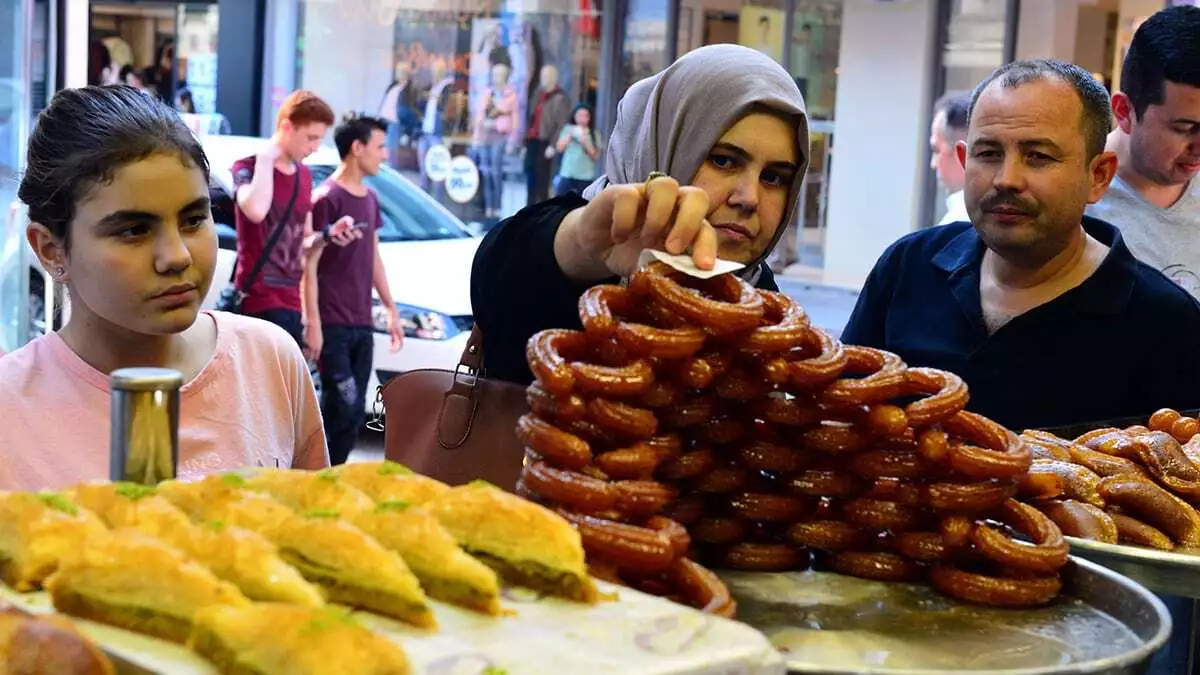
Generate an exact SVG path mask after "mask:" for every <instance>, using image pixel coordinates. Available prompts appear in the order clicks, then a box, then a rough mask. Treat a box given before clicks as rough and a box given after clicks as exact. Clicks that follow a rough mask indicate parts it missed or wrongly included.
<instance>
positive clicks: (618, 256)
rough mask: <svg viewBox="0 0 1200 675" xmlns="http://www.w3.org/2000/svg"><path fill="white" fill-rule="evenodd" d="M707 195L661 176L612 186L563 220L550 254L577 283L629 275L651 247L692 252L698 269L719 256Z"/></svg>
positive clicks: (706, 267) (711, 262)
mask: <svg viewBox="0 0 1200 675" xmlns="http://www.w3.org/2000/svg"><path fill="white" fill-rule="evenodd" d="M708 207H709V204H708V194H707V193H705V192H704V190H701V189H700V188H696V187H690V186H681V185H679V183H678V182H677V181H676V180H675V179H673V178H670V177H667V176H661V177H658V178H654V179H652V180H650V181H648V182H646V183H635V184H625V185H610V186H609V187H607V188H605V189H604V190H603V191H602V192H601V193H600V194H599V195H597V196H596V198H595V199H593V200H592V201H591V202H589V203H588V205H587V206H584V207H581V208H578V209H576V210H574V211H572V212H571V213H569V214H567V217H566V218H565V219H564V220H563V222H562V225H561V226H559V229H558V234H557V235H556V236H555V238H554V257H555V258H556V259H557V261H558V266H559V267H560V268H561V269H562V271H563V273H564V274H566V275H567V277H568V278H570V279H571V280H573V281H576V282H582V283H587V282H592V281H599V280H600V279H604V278H606V277H610V276H613V275H616V276H619V277H628V276H629V275H630V274H632V273H633V272H634V271H635V268H636V266H637V259H638V256H639V255H640V254H641V252H642V251H643V250H644V249H647V248H654V249H659V250H664V251H666V252H668V253H672V254H680V253H685V252H690V253H691V256H692V260H693V261H695V263H696V266H697V267H699V268H700V269H705V270H707V269H712V267H713V265H714V264H716V260H717V233H716V230H714V229H713V227H712V225H710V224H709V222H708V219H707V216H708Z"/></svg>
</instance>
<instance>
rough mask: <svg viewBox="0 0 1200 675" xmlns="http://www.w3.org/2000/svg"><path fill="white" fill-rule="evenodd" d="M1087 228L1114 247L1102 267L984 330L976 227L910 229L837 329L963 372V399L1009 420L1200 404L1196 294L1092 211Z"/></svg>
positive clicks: (1042, 423) (1090, 417)
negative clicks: (1144, 259) (967, 394)
mask: <svg viewBox="0 0 1200 675" xmlns="http://www.w3.org/2000/svg"><path fill="white" fill-rule="evenodd" d="M1083 227H1084V229H1085V230H1086V231H1087V232H1088V234H1090V235H1092V237H1094V238H1095V239H1096V240H1097V241H1100V242H1101V243H1103V244H1105V245H1107V246H1108V247H1109V249H1110V251H1109V253H1108V256H1107V257H1106V258H1105V259H1104V261H1103V262H1102V263H1101V264H1100V267H1099V268H1097V269H1096V271H1095V272H1094V273H1093V274H1092V276H1091V277H1090V278H1088V279H1087V281H1085V282H1083V283H1082V284H1080V285H1079V286H1077V287H1076V288H1073V289H1071V290H1070V291H1067V292H1066V293H1064V294H1062V295H1060V296H1059V297H1057V298H1055V299H1054V300H1051V301H1050V302H1048V303H1046V304H1044V305H1041V306H1039V307H1035V308H1034V309H1031V310H1029V311H1028V312H1026V313H1024V314H1022V315H1020V316H1018V317H1016V318H1014V319H1012V320H1011V321H1009V322H1008V323H1006V324H1005V325H1003V326H1001V327H1000V329H999V330H997V331H996V332H995V333H994V334H992V335H988V332H987V328H986V326H985V324H984V320H983V310H982V308H981V305H980V300H979V275H980V272H979V270H980V264H981V262H982V260H983V253H984V245H983V242H982V241H981V240H980V238H979V235H978V234H976V232H975V229H974V228H973V227H972V226H971V224H970V223H954V224H951V225H946V226H942V227H936V228H931V229H928V230H921V231H919V232H914V233H912V234H910V235H908V236H906V237H904V238H903V239H901V240H899V241H897V242H896V243H895V244H893V245H892V246H891V247H890V248H889V249H888V250H887V251H885V252H884V254H883V256H882V257H881V258H880V259H879V261H878V262H877V263H876V264H875V269H873V270H872V271H871V275H870V276H869V277H868V278H867V283H866V285H865V286H864V288H863V290H862V293H861V294H860V295H859V298H858V304H857V305H856V306H855V308H854V312H853V314H851V316H850V321H849V324H848V325H847V326H846V330H845V331H844V332H843V333H842V340H843V341H844V342H845V343H847V344H859V345H868V346H871V347H877V348H880V349H886V350H888V351H892V352H895V353H896V354H899V355H900V357H901V358H903V359H904V361H905V362H906V363H908V364H909V365H913V366H928V367H932V368H941V369H943V370H949V371H951V372H954V373H957V374H959V375H960V376H962V377H963V379H964V380H966V382H967V384H968V386H969V387H970V391H971V400H970V403H969V404H968V408H969V409H970V410H973V411H975V412H978V413H981V414H983V415H987V416H988V417H991V418H992V419H995V420H996V421H998V422H1000V423H1002V424H1004V425H1006V426H1008V427H1010V428H1013V429H1017V430H1020V429H1026V428H1042V427H1050V426H1058V425H1066V424H1076V423H1085V422H1099V421H1104V420H1109V419H1116V418H1121V417H1131V416H1140V415H1148V414H1149V413H1152V412H1153V411H1155V410H1157V409H1158V408H1162V407H1173V408H1180V409H1186V408H1200V305H1197V304H1196V301H1195V300H1193V299H1192V297H1191V296H1190V295H1188V294H1187V293H1186V292H1185V291H1184V290H1183V289H1181V288H1179V287H1178V286H1176V285H1175V284H1174V283H1172V282H1171V281H1170V280H1168V279H1167V278H1166V277H1165V276H1163V275H1162V274H1161V273H1160V272H1159V271H1158V270H1155V269H1153V268H1151V267H1150V266H1148V265H1146V264H1144V263H1141V262H1139V261H1138V260H1136V259H1135V258H1134V257H1133V255H1132V254H1131V253H1130V252H1129V249H1128V248H1127V247H1126V246H1125V242H1124V241H1123V240H1122V239H1121V234H1120V232H1118V231H1117V229H1116V228H1115V227H1113V226H1112V225H1110V224H1108V223H1106V222H1104V221H1102V220H1097V219H1095V218H1088V217H1085V218H1084V219H1083Z"/></svg>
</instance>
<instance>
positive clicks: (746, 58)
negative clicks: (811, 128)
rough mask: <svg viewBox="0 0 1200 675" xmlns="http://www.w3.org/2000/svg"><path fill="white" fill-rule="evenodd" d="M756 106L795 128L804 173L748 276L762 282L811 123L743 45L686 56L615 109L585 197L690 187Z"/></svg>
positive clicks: (792, 205) (762, 60)
mask: <svg viewBox="0 0 1200 675" xmlns="http://www.w3.org/2000/svg"><path fill="white" fill-rule="evenodd" d="M755 106H762V107H766V108H768V109H770V110H774V111H778V112H781V113H785V114H788V115H791V116H793V117H794V118H795V120H796V142H797V146H798V147H797V150H798V153H797V154H798V156H799V162H797V163H798V164H799V171H797V172H796V178H795V180H794V181H793V182H792V185H791V188H790V190H789V192H788V208H787V212H786V213H785V214H784V217H783V221H782V222H781V223H780V224H779V228H778V229H777V230H776V231H775V238H774V239H773V240H772V241H771V243H770V245H768V246H767V248H766V250H765V251H763V253H762V255H761V256H759V258H758V259H757V260H754V261H751V262H750V263H749V264H747V266H746V268H745V272H746V274H748V275H752V276H753V277H754V280H757V275H758V267H759V266H758V263H760V262H762V261H763V260H764V259H765V258H766V257H767V254H769V253H770V252H771V250H772V249H774V248H775V245H776V244H777V243H779V239H780V238H781V237H782V236H783V233H784V231H785V230H786V229H787V225H788V224H790V223H791V222H792V218H793V217H794V216H795V213H796V205H797V203H798V202H799V199H800V187H801V185H802V184H803V182H804V172H805V170H806V169H807V168H808V153H809V148H808V115H807V113H806V112H805V107H804V97H803V96H801V94H800V89H799V88H798V87H797V86H796V83H795V81H793V80H792V78H791V77H790V76H789V75H788V73H787V71H786V70H784V69H783V68H782V67H781V66H780V65H779V64H778V63H775V61H773V60H772V59H771V58H770V57H768V56H764V55H763V54H761V53H759V52H757V51H755V50H753V49H750V48H748V47H742V46H740V45H728V44H722V45H711V46H707V47H701V48H699V49H695V50H693V51H690V52H688V53H687V54H684V55H683V56H682V57H680V58H679V59H678V60H677V61H675V63H672V64H671V65H670V66H667V68H666V69H665V70H663V71H662V72H660V73H658V74H656V75H652V76H650V77H648V78H646V79H644V80H641V81H640V82H637V83H635V84H634V85H633V86H632V87H630V88H629V91H627V92H625V96H623V97H622V98H621V102H620V103H619V104H617V124H616V128H614V129H613V135H612V138H611V139H610V140H609V143H608V153H607V155H606V156H605V160H604V175H602V176H600V178H598V179H596V181H595V182H594V183H592V184H591V185H590V186H588V188H587V189H586V190H584V192H583V197H584V198H585V199H589V200H590V199H593V198H595V197H596V195H598V194H600V191H601V190H603V189H604V188H605V187H607V186H608V185H610V184H621V183H640V182H642V181H644V180H646V178H647V177H648V176H649V175H650V172H651V171H661V172H663V173H665V174H667V175H669V176H671V177H672V178H674V179H675V180H677V181H679V182H680V183H681V184H687V183H689V182H691V180H692V177H693V176H695V175H696V172H697V171H698V170H699V169H700V166H701V165H702V164H703V163H704V160H705V159H706V158H707V157H708V153H709V151H711V150H712V147H713V146H714V145H716V144H717V141H719V140H721V136H723V135H725V132H726V131H728V130H729V128H730V127H732V126H733V125H734V124H736V123H737V121H738V120H739V119H741V118H742V117H743V116H745V115H746V114H747V113H748V112H750V110H751V108H753V107H755Z"/></svg>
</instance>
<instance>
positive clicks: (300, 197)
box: [223, 91, 355, 346]
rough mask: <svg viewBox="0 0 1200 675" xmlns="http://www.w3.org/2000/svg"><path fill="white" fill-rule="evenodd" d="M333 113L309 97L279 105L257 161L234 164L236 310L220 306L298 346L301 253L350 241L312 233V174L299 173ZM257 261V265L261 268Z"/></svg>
mask: <svg viewBox="0 0 1200 675" xmlns="http://www.w3.org/2000/svg"><path fill="white" fill-rule="evenodd" d="M333 121H334V120H333V109H331V108H330V107H329V104H327V103H325V101H322V100H321V99H320V98H318V97H317V95H316V94H313V93H312V92H309V91H294V92H292V93H291V94H290V95H289V96H288V97H287V98H286V99H284V101H283V106H282V107H281V108H280V109H279V116H278V117H277V119H276V125H275V135H273V136H272V137H271V141H270V143H267V145H266V146H265V147H264V148H263V149H262V151H261V152H259V153H258V154H257V155H251V156H250V157H244V158H242V159H239V160H238V161H237V162H234V164H233V185H234V190H235V197H236V199H235V204H234V221H235V224H236V226H237V266H236V269H235V272H234V287H235V289H236V290H237V292H238V293H239V294H240V296H241V298H240V299H241V303H240V304H241V306H240V307H223V309H236V310H237V311H239V312H241V313H244V314H248V315H250V316H254V317H257V318H260V319H264V320H266V321H270V322H271V323H273V324H275V325H277V326H279V327H280V328H282V329H284V330H285V331H287V333H288V334H289V335H291V336H292V337H293V338H294V339H295V340H296V343H297V344H300V345H302V346H303V340H304V338H303V317H302V315H301V307H302V306H301V303H300V279H301V276H302V274H303V271H304V264H303V259H304V255H305V252H306V251H310V250H312V249H314V248H319V247H321V246H323V245H324V244H325V243H326V242H328V241H331V240H332V241H334V242H335V243H337V244H338V245H340V246H344V245H346V244H348V243H350V242H351V241H354V236H355V233H354V230H353V227H352V225H349V224H347V223H338V224H337V226H336V227H334V228H330V230H329V234H328V235H325V234H324V233H315V232H313V226H312V173H310V172H309V170H308V167H306V166H304V163H303V162H304V158H305V157H308V156H309V155H311V154H312V153H313V151H315V150H316V149H317V147H318V146H320V144H321V139H322V138H324V137H325V132H326V130H328V128H329V127H330V126H331V125H332V124H333ZM260 261H261V262H260Z"/></svg>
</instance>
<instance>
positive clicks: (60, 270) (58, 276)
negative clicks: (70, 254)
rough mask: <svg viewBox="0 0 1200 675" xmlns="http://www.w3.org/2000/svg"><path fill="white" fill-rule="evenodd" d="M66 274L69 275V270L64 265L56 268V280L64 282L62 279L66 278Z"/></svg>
mask: <svg viewBox="0 0 1200 675" xmlns="http://www.w3.org/2000/svg"><path fill="white" fill-rule="evenodd" d="M66 274H67V268H65V267H63V266H62V265H59V266H58V267H55V268H54V278H55V279H56V280H57V281H62V278H63V277H64V276H66Z"/></svg>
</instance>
